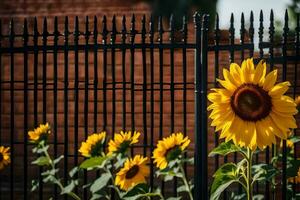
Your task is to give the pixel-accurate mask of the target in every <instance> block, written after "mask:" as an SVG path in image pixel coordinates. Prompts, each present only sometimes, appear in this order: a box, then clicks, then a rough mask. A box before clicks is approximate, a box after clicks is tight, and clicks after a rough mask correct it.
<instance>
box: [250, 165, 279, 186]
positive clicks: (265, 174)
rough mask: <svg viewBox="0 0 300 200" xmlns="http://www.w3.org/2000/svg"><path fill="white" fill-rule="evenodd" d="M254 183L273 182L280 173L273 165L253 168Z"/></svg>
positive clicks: (254, 166)
mask: <svg viewBox="0 0 300 200" xmlns="http://www.w3.org/2000/svg"><path fill="white" fill-rule="evenodd" d="M252 173H253V182H254V181H271V180H272V178H273V177H274V176H276V175H277V174H278V173H279V171H278V170H277V169H276V168H275V167H274V166H273V165H271V164H269V165H268V164H264V163H261V164H257V165H253V166H252Z"/></svg>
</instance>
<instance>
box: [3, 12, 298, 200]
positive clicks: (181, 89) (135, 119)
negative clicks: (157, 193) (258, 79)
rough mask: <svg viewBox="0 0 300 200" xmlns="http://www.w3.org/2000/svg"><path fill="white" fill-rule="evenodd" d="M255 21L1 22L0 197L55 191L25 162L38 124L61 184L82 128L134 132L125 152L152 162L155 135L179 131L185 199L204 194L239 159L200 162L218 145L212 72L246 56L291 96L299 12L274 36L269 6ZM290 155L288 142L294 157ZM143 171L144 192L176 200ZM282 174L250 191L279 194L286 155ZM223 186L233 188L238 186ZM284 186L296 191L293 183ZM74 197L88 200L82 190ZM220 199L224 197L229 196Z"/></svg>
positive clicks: (264, 158)
mask: <svg viewBox="0 0 300 200" xmlns="http://www.w3.org/2000/svg"><path fill="white" fill-rule="evenodd" d="M264 17H265V16H264V15H263V12H261V13H260V15H259V18H258V19H255V20H257V21H258V22H259V29H258V30H255V29H254V15H253V13H252V12H251V13H250V18H249V19H248V20H247V19H245V17H244V14H242V15H241V17H240V18H239V19H238V20H240V21H241V26H240V27H238V28H236V27H234V21H235V20H237V18H236V17H235V16H234V15H233V14H232V15H231V18H230V27H229V29H228V30H221V29H220V28H219V17H218V15H216V18H215V19H216V21H215V23H214V27H209V20H210V18H209V16H208V15H205V14H204V15H200V14H198V13H196V14H195V15H194V16H193V17H191V16H185V17H183V19H182V27H180V28H178V27H175V23H174V20H173V17H172V16H171V17H170V18H169V19H167V18H163V17H159V18H154V17H152V16H145V15H142V16H139V15H137V16H135V15H132V16H131V17H126V16H112V17H106V16H103V17H101V18H99V17H97V16H95V17H85V18H81V17H74V18H71V17H65V18H64V19H63V18H57V17H55V18H43V19H39V18H28V19H25V20H24V21H21V22H20V19H13V20H11V21H10V22H9V23H7V22H4V21H3V20H2V21H0V67H1V70H0V102H1V105H0V145H5V146H10V147H11V164H10V166H9V168H8V169H6V170H4V171H2V172H0V199H29V198H38V199H48V198H49V197H50V196H53V197H54V199H58V198H59V189H58V188H57V187H53V186H49V185H45V184H44V183H43V182H42V178H41V176H40V172H41V171H42V168H39V169H37V168H36V167H34V166H32V165H31V164H30V163H31V161H32V160H33V159H34V158H33V155H32V152H31V147H32V145H31V144H30V143H29V142H28V138H27V132H28V130H31V129H33V128H34V127H35V126H37V125H38V124H40V123H45V122H49V123H50V124H51V126H52V134H51V137H50V139H49V143H50V144H51V148H50V151H51V153H52V156H54V157H57V156H58V155H64V157H65V159H64V161H63V162H62V163H60V166H59V167H60V168H61V169H62V170H61V171H60V174H61V177H63V181H64V183H67V182H68V171H69V170H70V169H71V168H72V166H74V165H77V164H79V163H80V162H82V161H83V157H82V156H81V155H79V154H78V148H79V147H80V144H81V142H82V141H84V140H85V139H86V138H87V136H88V135H89V134H91V133H94V132H100V131H102V130H105V131H106V132H107V134H108V137H109V138H112V137H113V135H114V133H116V132H119V131H120V130H138V131H141V133H142V138H141V140H140V141H139V143H138V144H136V145H134V147H133V148H132V149H131V153H132V154H136V153H140V154H143V155H145V156H148V157H151V152H152V151H153V149H154V148H155V145H156V143H157V141H158V140H159V139H161V138H163V137H164V136H168V135H169V134H170V133H173V132H183V133H184V134H185V135H187V136H189V137H190V138H191V140H192V144H191V146H190V148H189V151H188V152H187V155H189V156H194V158H195V165H194V166H185V170H186V172H187V175H188V177H189V178H194V184H195V188H194V195H195V199H197V200H198V199H208V196H209V187H210V185H211V182H212V175H213V173H214V171H215V170H216V169H218V167H219V166H220V165H221V164H223V163H225V162H231V161H236V160H238V159H240V157H239V156H238V155H237V154H234V155H233V156H226V157H225V158H220V157H218V156H215V157H214V158H208V157H207V154H208V152H209V151H210V150H211V149H213V148H214V147H215V146H217V145H218V144H219V143H220V141H219V137H218V133H215V130H214V129H213V128H211V127H210V126H209V124H210V122H209V121H208V119H207V111H206V107H207V104H208V103H207V98H206V96H207V93H209V89H210V88H212V87H219V85H218V83H217V82H216V79H217V78H222V77H221V74H222V73H221V72H222V70H223V68H224V67H226V68H228V66H229V64H230V63H231V62H236V63H241V62H242V60H243V59H246V58H248V57H254V60H255V62H256V63H258V62H259V60H261V59H264V60H266V62H267V63H268V70H272V69H278V71H279V74H280V76H281V80H280V81H285V80H288V81H290V82H291V85H292V86H291V89H290V90H289V91H288V94H289V95H290V96H292V97H296V95H297V94H300V79H299V75H300V74H299V73H300V72H299V71H300V70H299V69H298V68H299V67H298V62H299V60H300V55H299V46H300V42H299V33H300V26H299V23H300V22H299V15H298V16H297V19H296V23H294V24H295V27H289V19H288V14H287V12H286V13H285V20H284V26H283V28H282V27H280V30H279V28H277V27H276V28H275V25H274V23H275V22H274V14H273V11H271V12H270V15H269V16H268V17H269V18H268V20H267V21H268V22H269V27H264V26H263V22H264V20H265V19H264ZM248 22H249V23H248ZM246 24H249V25H248V27H246ZM20 27H22V28H20ZM266 33H268V34H266ZM255 35H257V36H258V42H257V43H258V44H256V43H255ZM298 122H299V119H298ZM298 124H299V123H298ZM298 132H299V131H298V130H295V134H296V135H297V134H298ZM297 149H298V147H297V145H296V146H295V157H297V154H296V152H297ZM283 152H286V147H285V142H284V145H283ZM273 153H274V152H273V151H272V149H267V150H266V151H265V152H262V153H260V154H258V155H257V156H256V157H255V162H256V163H259V162H266V163H269V162H270V161H271V159H272V156H273ZM149 165H150V169H151V170H150V172H151V173H150V177H149V183H150V186H151V188H156V187H159V188H160V189H161V191H162V193H163V194H164V195H165V196H167V197H168V196H174V195H176V192H177V184H178V182H177V180H176V179H175V180H174V181H173V182H171V183H164V182H162V181H160V180H159V179H157V178H156V176H155V174H154V167H155V166H154V164H153V160H152V159H151V161H150V163H149ZM282 170H283V176H282V185H280V187H278V191H273V190H271V187H270V184H268V183H267V184H264V185H258V184H257V185H256V186H255V191H254V192H255V193H260V194H264V195H265V198H266V199H271V198H275V197H279V195H282V199H285V194H286V184H287V183H286V154H283V160H282ZM97 175H98V174H97V173H88V172H85V173H84V174H82V175H79V176H80V177H79V178H82V180H83V183H84V184H86V183H87V182H88V181H89V180H93V179H94V178H95V177H96V176H97ZM81 176H82V177H81ZM36 178H38V179H39V186H40V187H39V192H38V193H32V192H30V188H31V180H32V179H36ZM233 190H234V191H238V192H241V188H238V187H237V188H234V189H233ZM293 191H294V193H296V192H297V191H298V188H297V187H296V185H294V187H293ZM76 192H78V193H79V194H80V196H81V197H82V198H83V199H88V198H89V193H88V190H87V189H81V188H76ZM231 192H232V191H231V190H230V191H227V192H225V193H224V195H223V198H224V199H229V197H230V193H231Z"/></svg>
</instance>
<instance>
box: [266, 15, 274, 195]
mask: <svg viewBox="0 0 300 200" xmlns="http://www.w3.org/2000/svg"><path fill="white" fill-rule="evenodd" d="M274 30H275V28H274V15H273V10H271V13H270V26H269V40H270V42H272V43H273V41H274ZM269 58H270V71H272V70H273V67H274V61H273V58H274V51H273V47H271V46H270V48H269ZM275 148H276V147H275V145H272V152H271V155H272V156H274V153H275ZM267 155H268V156H269V154H267ZM266 160H268V158H267V157H266ZM272 193H273V192H272ZM265 196H266V198H270V184H269V183H266V188H265ZM273 196H274V194H273Z"/></svg>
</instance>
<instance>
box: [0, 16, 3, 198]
mask: <svg viewBox="0 0 300 200" xmlns="http://www.w3.org/2000/svg"><path fill="white" fill-rule="evenodd" d="M1 47H2V20H1V19H0V49H1ZM2 67H3V66H2V53H0V82H2V76H3V73H2ZM2 96H3V95H2V84H0V102H2ZM0 144H2V106H0ZM2 182H3V180H2V179H1V180H0V199H1V198H2Z"/></svg>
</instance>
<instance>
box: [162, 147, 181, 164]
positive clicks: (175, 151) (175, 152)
mask: <svg viewBox="0 0 300 200" xmlns="http://www.w3.org/2000/svg"><path fill="white" fill-rule="evenodd" d="M180 154H181V148H180V146H178V145H176V146H174V147H173V148H170V149H168V150H167V152H166V154H165V155H166V159H167V161H168V162H169V161H172V160H175V159H176V158H178V157H179V156H180Z"/></svg>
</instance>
